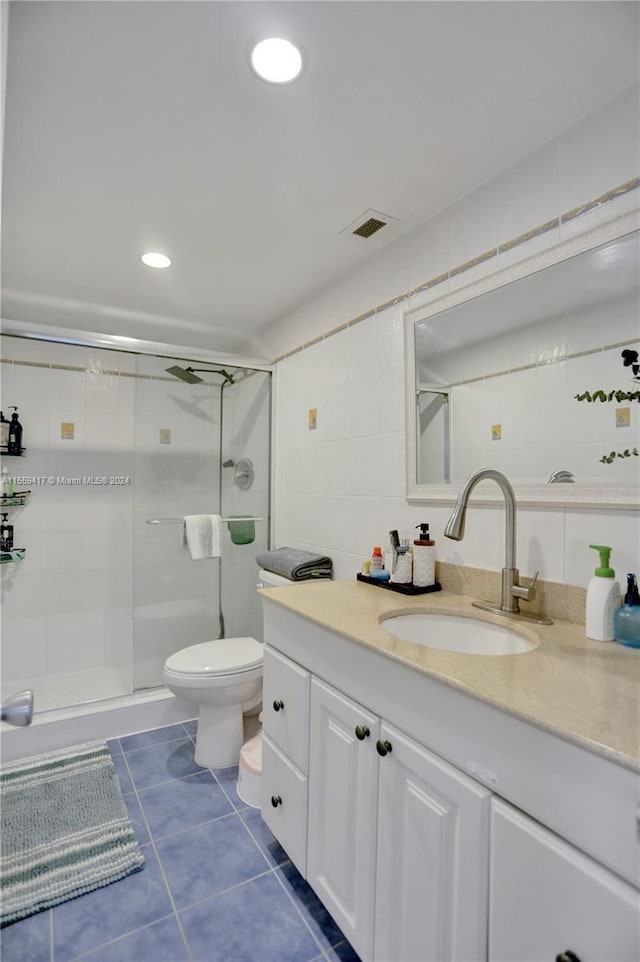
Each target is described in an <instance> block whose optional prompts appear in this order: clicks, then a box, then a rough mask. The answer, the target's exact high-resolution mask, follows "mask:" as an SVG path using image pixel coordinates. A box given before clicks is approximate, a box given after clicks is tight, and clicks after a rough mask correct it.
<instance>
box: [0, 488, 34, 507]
mask: <svg viewBox="0 0 640 962" xmlns="http://www.w3.org/2000/svg"><path fill="white" fill-rule="evenodd" d="M30 497H31V492H30V491H16V492H15V494H3V495H2V496H1V497H0V510H2V508H21V507H22V506H23V505H25V504H28V503H29V498H30Z"/></svg>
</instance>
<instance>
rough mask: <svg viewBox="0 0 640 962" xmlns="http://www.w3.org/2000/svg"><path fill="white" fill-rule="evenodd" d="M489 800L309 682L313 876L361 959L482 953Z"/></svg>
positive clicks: (388, 961)
mask: <svg viewBox="0 0 640 962" xmlns="http://www.w3.org/2000/svg"><path fill="white" fill-rule="evenodd" d="M489 801H490V793H489V792H488V790H487V789H485V788H483V787H482V786H481V785H478V784H477V783H475V782H474V781H472V780H471V779H470V778H468V777H466V776H465V775H463V774H462V773H460V772H458V771H457V770H456V769H455V768H453V766H451V765H449V764H447V763H446V762H444V761H443V760H442V759H440V758H438V757H437V756H435V755H434V754H433V753H431V752H429V751H428V750H427V749H426V748H424V747H423V746H422V745H419V744H418V743H417V742H415V741H414V740H413V739H411V738H409V737H408V736H406V735H405V734H403V733H402V732H400V731H399V730H398V729H397V728H395V727H394V726H393V725H391V724H389V723H387V722H385V721H382V720H381V719H379V718H378V717H377V716H376V715H374V714H372V712H371V711H369V710H368V709H366V708H364V707H363V706H362V705H360V704H358V703H357V702H355V701H353V700H352V699H350V698H348V697H347V696H345V695H344V694H342V693H341V692H339V691H337V690H336V689H335V688H333V687H332V686H330V685H327V684H326V683H324V682H322V681H320V680H319V679H317V678H313V679H312V682H311V716H310V757H309V833H308V858H307V880H308V881H309V883H310V885H311V886H312V887H313V888H314V890H315V891H316V893H317V894H318V896H319V897H320V899H321V900H322V902H323V903H324V904H325V906H326V907H327V908H328V910H329V912H330V913H331V914H332V915H333V917H334V918H335V920H336V921H337V922H338V924H339V925H340V927H341V929H342V931H343V932H344V934H345V935H346V937H347V938H348V939H349V941H350V942H351V944H352V945H353V946H354V948H355V949H356V951H357V952H358V953H359V954H360V955H361V957H362V958H363V959H364V960H368V959H374V960H376V962H395V960H400V959H401V960H402V962H447V960H466V959H481V958H483V956H484V953H485V947H486V898H487V871H488V869H487V866H488V851H489Z"/></svg>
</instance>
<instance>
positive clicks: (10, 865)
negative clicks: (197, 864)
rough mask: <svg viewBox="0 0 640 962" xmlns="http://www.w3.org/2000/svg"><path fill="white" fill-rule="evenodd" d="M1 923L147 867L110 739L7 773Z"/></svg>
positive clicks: (1, 814)
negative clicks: (110, 746) (114, 759)
mask: <svg viewBox="0 0 640 962" xmlns="http://www.w3.org/2000/svg"><path fill="white" fill-rule="evenodd" d="M0 806H1V808H0V818H1V826H0V831H1V849H2V851H1V857H0V923H1V924H2V925H7V923H9V922H15V921H17V920H18V919H23V918H25V917H26V916H27V915H33V913H34V912H39V911H40V910H41V909H46V908H49V907H50V906H52V905H58V904H59V903H60V902H65V901H66V900H67V899H71V898H75V896H77V895H84V894H85V893H86V892H92V891H93V890H94V889H97V888H100V887H101V886H103V885H109V883H110V882H115V881H117V880H118V879H121V878H124V877H125V876H126V875H130V874H131V873H132V872H139V871H140V869H142V868H144V856H143V855H142V853H141V852H140V849H139V847H138V843H137V841H136V838H135V835H134V832H133V826H132V824H131V820H130V818H129V815H128V814H127V810H126V808H125V804H124V802H123V800H122V795H121V794H120V785H119V784H118V776H117V774H116V770H115V767H114V764H113V761H112V758H111V755H110V754H109V750H108V749H107V746H106V744H105V742H103V741H99V742H88V743H86V744H84V745H74V746H73V747H72V748H65V749H62V750H60V751H55V752H48V753H47V754H46V755H34V756H33V757H32V758H22V759H20V760H19V761H16V762H9V763H8V764H6V765H3V766H2V769H1V770H0Z"/></svg>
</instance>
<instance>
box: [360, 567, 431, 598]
mask: <svg viewBox="0 0 640 962" xmlns="http://www.w3.org/2000/svg"><path fill="white" fill-rule="evenodd" d="M356 578H357V579H358V581H364V583H365V584H367V585H375V587H376V588H386V589H387V591H399V592H400V594H401V595H426V594H428V593H429V592H431V591H442V585H441V584H440V582H439V581H436V582H435V584H432V585H429V587H428V588H419V587H418V586H417V585H402V584H397V583H396V582H395V581H380V579H379V578H369V577H367V575H361V574H360V573H359V572H358V574H357V575H356Z"/></svg>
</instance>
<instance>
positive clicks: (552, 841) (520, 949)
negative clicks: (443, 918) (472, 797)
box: [489, 799, 640, 962]
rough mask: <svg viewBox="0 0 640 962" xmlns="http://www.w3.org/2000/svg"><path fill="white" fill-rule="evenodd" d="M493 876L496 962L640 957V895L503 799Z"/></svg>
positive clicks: (495, 823) (495, 821)
mask: <svg viewBox="0 0 640 962" xmlns="http://www.w3.org/2000/svg"><path fill="white" fill-rule="evenodd" d="M602 817H603V818H606V817H607V813H606V812H603V816H602ZM490 877H491V883H490V899H489V901H490V915H489V957H490V959H491V962H549V960H553V959H555V958H556V957H557V956H558V955H559V954H561V953H563V952H567V951H568V950H570V951H571V952H573V953H574V954H575V955H576V956H577V957H578V959H580V960H581V962H637V960H638V959H639V958H640V893H639V892H638V891H637V890H636V889H634V888H632V887H631V886H630V885H628V884H627V883H626V882H623V881H622V880H621V879H619V878H618V877H617V876H616V875H613V873H612V872H609V871H608V870H607V869H604V868H602V866H601V865H599V864H598V863H597V862H594V861H593V859H591V858H589V857H588V856H587V855H584V854H583V853H582V852H579V851H578V850H577V849H576V848H574V847H573V846H572V845H570V844H569V843H568V842H565V841H563V840H562V839H560V838H558V836H557V835H554V834H553V833H552V832H549V831H548V830H547V829H545V828H542V826H541V825H539V824H538V823H537V822H534V821H532V819H530V818H528V817H527V816H526V815H523V814H522V813H521V812H519V811H518V810H517V809H514V808H512V807H511V806H510V805H507V804H506V803H504V802H502V801H500V800H499V799H494V801H493V802H492V816H491V865H490Z"/></svg>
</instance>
